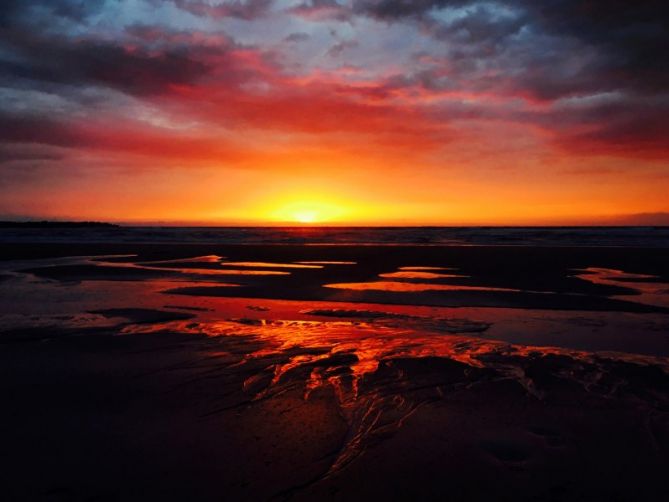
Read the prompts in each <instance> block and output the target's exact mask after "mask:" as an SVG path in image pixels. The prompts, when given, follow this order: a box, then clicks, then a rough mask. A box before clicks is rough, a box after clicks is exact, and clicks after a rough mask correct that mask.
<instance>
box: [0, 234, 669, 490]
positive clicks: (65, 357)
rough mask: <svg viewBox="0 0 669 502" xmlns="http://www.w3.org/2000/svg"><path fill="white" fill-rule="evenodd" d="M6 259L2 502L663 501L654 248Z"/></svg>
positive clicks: (93, 249) (0, 287) (53, 248)
mask: <svg viewBox="0 0 669 502" xmlns="http://www.w3.org/2000/svg"><path fill="white" fill-rule="evenodd" d="M1 253H2V254H1V255H0V257H1V258H2V261H0V277H2V280H1V281H0V298H1V300H2V301H1V302H0V321H1V326H0V359H1V361H0V367H1V368H2V372H3V378H2V379H1V380H0V387H1V388H2V395H3V396H5V402H6V403H8V407H7V411H6V413H4V416H3V425H4V427H3V430H4V431H5V437H4V441H3V444H4V448H3V449H4V455H3V462H2V463H3V466H2V467H3V468H2V470H1V474H0V479H1V480H2V486H3V491H4V495H3V497H6V498H7V499H8V500H146V499H154V498H162V499H165V500H185V499H187V500H271V499H274V500H363V499H366V500H369V499H373V500H376V499H387V500H409V499H426V500H436V499H439V500H443V499H447V500H663V499H664V497H665V496H666V493H667V492H668V490H669V484H668V481H667V477H666V472H667V468H669V359H668V357H669V310H668V307H667V303H666V295H667V293H666V287H665V285H666V283H669V264H667V263H666V262H667V260H666V259H665V257H666V252H665V251H664V250H661V249H640V248H639V249H629V248H628V249H620V248H597V249H595V248H525V247H516V248H514V247H459V248H455V247H436V246H432V247H417V246H215V245H206V246H204V245H178V246H177V245H155V244H153V245H148V244H147V245H139V244H119V245H113V244H104V245H103V244H89V245H76V246H75V245H69V246H62V245H48V244H43V245H40V246H39V247H38V246H30V245H11V244H10V245H4V246H3V248H2V251H1ZM123 255H125V256H123ZM129 255H132V256H129ZM267 272H277V273H269V274H268V273H267ZM279 272H282V273H279ZM387 282H391V283H393V284H400V285H402V284H405V285H407V286H406V288H402V286H391V287H388V286H387V285H386V284H383V283H387ZM378 283H381V284H380V285H379V284H378ZM351 284H365V285H366V286H364V287H363V289H357V288H356V287H342V286H340V285H351ZM369 284H374V286H372V287H371V289H370V286H369ZM332 285H339V286H337V287H332ZM430 288H431V289H430ZM472 288H476V289H472Z"/></svg>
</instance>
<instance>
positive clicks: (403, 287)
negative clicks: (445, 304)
mask: <svg viewBox="0 0 669 502" xmlns="http://www.w3.org/2000/svg"><path fill="white" fill-rule="evenodd" d="M324 287H326V288H334V289H349V290H354V291H389V292H393V293H420V292H424V291H498V292H499V291H504V292H519V291H520V290H519V289H511V288H493V287H487V286H460V285H457V284H428V283H417V282H398V281H373V282H342V283H335V284H325V285H324Z"/></svg>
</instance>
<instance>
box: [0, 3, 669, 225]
mask: <svg viewBox="0 0 669 502" xmlns="http://www.w3.org/2000/svg"><path fill="white" fill-rule="evenodd" d="M668 33H669V3H668V2H666V0H657V1H637V2H629V1H627V0H613V1H610V2H603V1H599V2H593V1H576V0H547V1H541V2H539V1H536V0H510V1H505V2H479V1H468V0H453V1H448V0H417V1H403V0H339V1H335V0H310V1H309V0H307V1H303V0H297V1H294V0H274V1H273V0H248V1H242V0H232V1H221V0H164V1H161V0H106V1H105V0H2V2H0V68H1V70H0V219H16V218H50V219H54V218H58V219H61V218H62V219H77V220H83V219H96V220H106V221H121V222H131V223H132V222H134V223H143V222H168V223H184V224H192V223H206V224H273V223H284V222H289V223H290V222H300V223H324V224H346V223H354V224H412V225H413V224H425V225H436V224H445V225H459V224H465V225H466V224H492V225H501V224H635V223H650V224H659V223H666V224H669V134H668V132H667V130H668V127H669V56H668V54H669V35H668Z"/></svg>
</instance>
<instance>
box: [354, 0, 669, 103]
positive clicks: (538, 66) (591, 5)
mask: <svg viewBox="0 0 669 502" xmlns="http://www.w3.org/2000/svg"><path fill="white" fill-rule="evenodd" d="M461 7H466V10H464V11H463V10H461V11H460V12H459V13H458V14H457V15H453V16H452V19H448V17H447V16H439V15H437V12H438V11H439V10H440V9H446V10H444V11H443V12H447V10H448V9H453V8H461ZM352 12H354V13H356V14H359V15H365V16H369V17H372V18H374V19H377V20H380V21H386V22H403V21H416V22H418V23H419V24H420V25H421V26H423V28H424V30H425V32H426V33H428V34H430V35H432V36H434V37H435V38H436V39H438V40H443V41H444V42H447V44H446V45H445V46H444V50H445V51H450V54H449V56H451V57H453V56H455V57H458V55H461V56H464V57H466V58H478V59H479V60H480V61H479V65H480V64H487V65H489V66H495V64H496V63H499V66H500V67H501V65H502V64H504V65H506V64H508V63H509V62H512V63H513V62H515V64H516V65H517V66H521V67H522V70H524V71H519V72H517V74H515V75H514V78H515V79H516V86H515V87H516V88H517V89H518V90H519V91H522V90H527V91H528V93H529V94H531V95H534V96H535V97H537V98H539V99H557V98H559V97H562V96H569V95H575V94H587V93H594V92H599V91H608V90H613V89H629V90H631V91H636V92H643V93H649V92H650V93H664V92H666V91H667V89H668V88H669V58H667V57H666V56H665V55H666V54H667V52H669V2H666V1H660V0H644V1H640V2H629V1H627V0H613V1H611V2H583V1H580V0H546V1H541V2H536V1H531V0H509V1H506V2H485V3H484V2H478V1H468V0H418V1H405V0H356V1H355V2H354V3H353V7H352ZM521 30H524V31H522V32H521ZM578 51H583V52H586V51H590V52H591V53H592V60H591V61H587V62H586V63H585V64H584V65H583V67H581V68H574V66H575V64H574V63H573V61H574V60H575V59H576V56H577V52H578ZM497 58H499V59H497ZM567 58H568V59H569V60H570V61H572V62H570V63H569V64H566V63H565V59H567ZM509 59H511V61H509Z"/></svg>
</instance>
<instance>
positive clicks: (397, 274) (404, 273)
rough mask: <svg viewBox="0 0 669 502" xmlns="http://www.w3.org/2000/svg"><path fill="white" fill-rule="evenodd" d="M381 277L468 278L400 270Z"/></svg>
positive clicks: (457, 275) (456, 275) (380, 275)
mask: <svg viewBox="0 0 669 502" xmlns="http://www.w3.org/2000/svg"><path fill="white" fill-rule="evenodd" d="M379 277H383V278H385V279H452V278H457V277H467V276H466V275H459V274H439V273H436V272H421V271H415V272H414V271H410V270H400V271H399V272H388V273H386V274H379Z"/></svg>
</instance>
